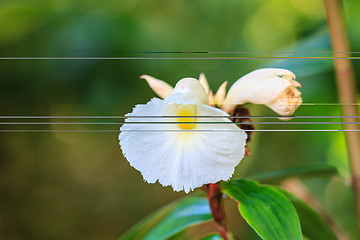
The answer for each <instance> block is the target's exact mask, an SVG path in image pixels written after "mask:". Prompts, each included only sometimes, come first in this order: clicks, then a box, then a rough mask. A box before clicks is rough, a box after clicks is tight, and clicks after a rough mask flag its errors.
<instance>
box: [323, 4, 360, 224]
mask: <svg viewBox="0 0 360 240" xmlns="http://www.w3.org/2000/svg"><path fill="white" fill-rule="evenodd" d="M324 3H325V9H326V15H327V21H328V26H329V31H330V38H331V44H332V49H333V52H334V53H333V54H334V57H335V59H334V67H335V73H336V81H337V86H338V95H339V100H340V103H342V104H343V105H342V106H341V110H342V115H343V116H359V112H358V109H357V106H356V105H353V104H352V103H356V102H357V99H356V96H357V94H356V84H355V76H354V69H353V66H352V63H351V60H350V58H349V57H350V54H349V50H350V47H349V41H348V38H347V35H346V29H345V24H344V17H343V14H342V11H341V4H340V1H339V0H324ZM343 121H344V122H352V119H349V118H344V119H343ZM344 128H345V129H346V130H358V126H357V125H356V124H344ZM346 140H347V148H348V153H349V158H350V163H351V169H352V187H353V193H354V197H355V205H356V209H357V218H358V229H359V231H360V148H359V146H360V136H359V133H358V132H356V131H349V132H346Z"/></svg>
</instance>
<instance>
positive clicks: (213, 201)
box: [206, 183, 234, 240]
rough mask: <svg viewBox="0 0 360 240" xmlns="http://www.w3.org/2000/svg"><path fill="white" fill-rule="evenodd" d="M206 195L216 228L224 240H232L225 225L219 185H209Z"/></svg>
mask: <svg viewBox="0 0 360 240" xmlns="http://www.w3.org/2000/svg"><path fill="white" fill-rule="evenodd" d="M206 195H207V198H208V201H209V205H210V208H211V214H212V216H213V219H214V223H215V226H216V228H217V229H218V231H219V233H220V235H221V236H222V238H223V239H224V240H232V239H234V237H233V235H232V233H231V231H230V229H229V227H228V225H227V223H226V214H225V209H224V202H223V193H222V192H221V188H220V184H219V183H210V184H208V186H207V190H206Z"/></svg>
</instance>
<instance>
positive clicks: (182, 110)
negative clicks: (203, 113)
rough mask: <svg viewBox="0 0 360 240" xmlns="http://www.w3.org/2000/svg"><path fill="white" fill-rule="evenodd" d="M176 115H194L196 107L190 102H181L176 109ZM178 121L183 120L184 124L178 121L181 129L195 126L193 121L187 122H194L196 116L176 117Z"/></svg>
mask: <svg viewBox="0 0 360 240" xmlns="http://www.w3.org/2000/svg"><path fill="white" fill-rule="evenodd" d="M176 115H177V116H179V117H180V116H196V115H197V108H196V105H192V104H186V105H184V104H181V105H179V106H178V108H177V110H176ZM177 121H178V122H183V123H184V124H181V123H179V124H178V126H179V127H180V128H181V129H186V130H189V129H193V128H194V127H195V124H194V123H188V122H196V121H197V118H177Z"/></svg>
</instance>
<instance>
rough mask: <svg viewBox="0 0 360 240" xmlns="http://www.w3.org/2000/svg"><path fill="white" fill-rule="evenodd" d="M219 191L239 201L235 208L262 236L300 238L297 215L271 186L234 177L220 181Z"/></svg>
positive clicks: (284, 198)
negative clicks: (231, 179) (221, 190)
mask: <svg viewBox="0 0 360 240" xmlns="http://www.w3.org/2000/svg"><path fill="white" fill-rule="evenodd" d="M222 188H223V192H224V193H226V194H227V195H229V196H230V197H232V198H234V199H235V200H236V201H238V202H239V211H240V214H241V215H242V216H243V218H244V219H245V220H246V221H247V223H248V224H249V225H250V226H251V227H252V228H253V229H254V230H255V231H256V233H257V234H258V235H259V236H260V237H261V238H263V239H266V240H267V239H269V240H273V239H276V240H281V239H289V240H297V239H299V240H301V239H302V234H301V228H300V222H299V218H298V216H297V213H296V211H295V208H294V206H293V205H292V204H291V202H290V200H289V199H287V197H285V196H284V195H283V194H282V193H280V192H279V191H278V190H276V189H275V188H274V187H271V186H267V185H264V186H261V185H259V184H258V183H257V182H256V181H252V180H247V179H238V180H233V181H229V182H224V183H223V184H222Z"/></svg>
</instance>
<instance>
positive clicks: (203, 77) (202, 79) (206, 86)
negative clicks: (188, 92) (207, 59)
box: [199, 73, 210, 94]
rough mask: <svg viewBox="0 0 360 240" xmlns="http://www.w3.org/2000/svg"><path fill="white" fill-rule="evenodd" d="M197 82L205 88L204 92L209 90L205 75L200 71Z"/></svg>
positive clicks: (207, 92)
mask: <svg viewBox="0 0 360 240" xmlns="http://www.w3.org/2000/svg"><path fill="white" fill-rule="evenodd" d="M199 82H200V83H201V85H202V86H203V87H204V88H205V92H206V94H209V91H210V87H209V83H208V81H207V79H206V77H205V74H204V73H201V74H200V76H199Z"/></svg>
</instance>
